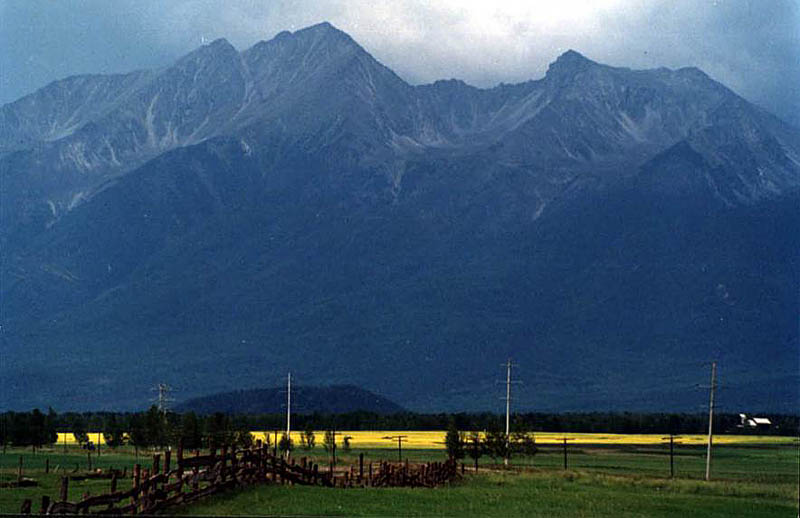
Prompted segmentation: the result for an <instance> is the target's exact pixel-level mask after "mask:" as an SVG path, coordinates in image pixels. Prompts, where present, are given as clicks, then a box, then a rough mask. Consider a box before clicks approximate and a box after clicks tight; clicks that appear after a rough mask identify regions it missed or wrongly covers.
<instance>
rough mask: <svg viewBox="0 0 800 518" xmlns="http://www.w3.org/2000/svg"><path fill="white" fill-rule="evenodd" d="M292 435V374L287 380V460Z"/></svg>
mask: <svg viewBox="0 0 800 518" xmlns="http://www.w3.org/2000/svg"><path fill="white" fill-rule="evenodd" d="M291 433H292V373H291V372H290V373H289V375H288V377H287V378H286V458H287V459H288V458H289V444H290V442H291V439H290V437H291Z"/></svg>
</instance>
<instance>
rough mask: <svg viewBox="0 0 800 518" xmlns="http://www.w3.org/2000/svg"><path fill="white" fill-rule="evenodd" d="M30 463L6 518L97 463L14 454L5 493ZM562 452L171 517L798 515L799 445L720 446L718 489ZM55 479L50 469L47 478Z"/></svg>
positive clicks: (123, 457) (548, 449)
mask: <svg viewBox="0 0 800 518" xmlns="http://www.w3.org/2000/svg"><path fill="white" fill-rule="evenodd" d="M151 453H152V452H139V456H138V458H137V456H136V455H135V452H134V450H132V449H130V448H129V447H125V448H117V449H116V450H111V449H105V448H104V449H103V450H102V453H101V455H100V456H99V457H98V456H97V454H96V452H95V453H92V455H91V463H92V469H93V470H96V469H97V468H98V467H99V468H101V469H103V470H108V469H109V468H112V467H113V468H117V469H123V468H127V472H128V477H127V478H122V479H120V481H119V483H120V486H119V487H121V488H123V489H126V488H128V487H130V483H131V482H130V478H129V477H130V472H131V467H132V466H133V464H134V463H136V462H139V463H141V464H143V465H147V464H148V463H149V462H150V460H151V459H152V455H151ZM361 453H363V454H364V456H365V461H372V462H375V461H377V460H380V459H388V460H396V459H397V457H396V454H397V452H396V450H394V451H392V450H387V449H357V448H354V449H353V450H352V451H350V452H348V453H343V454H342V455H339V456H338V458H339V461H338V466H339V467H340V468H341V467H342V466H344V465H348V464H351V465H352V464H357V461H358V455H359V454H361ZM295 455H296V457H298V458H299V457H301V456H309V457H311V458H312V459H313V461H314V462H316V463H319V464H320V467H322V466H327V461H328V459H327V455H326V453H325V452H324V451H323V450H322V448H321V447H319V446H318V447H317V448H316V449H314V450H313V451H310V452H309V451H303V450H297V451H295ZM20 458H22V461H23V469H24V476H25V477H29V478H31V479H34V480H36V482H37V483H38V486H37V487H25V488H0V513H18V512H19V510H20V505H21V504H22V501H23V500H24V499H30V500H31V501H32V503H33V512H34V513H36V512H37V511H38V507H39V502H40V501H41V498H42V496H43V495H47V496H50V497H51V498H55V497H57V495H58V491H59V485H60V479H61V476H63V475H72V474H74V473H78V474H79V473H85V472H87V471H88V468H89V466H88V463H89V461H90V456H89V455H88V453H87V452H86V451H85V450H81V449H79V448H78V447H77V446H73V445H66V446H65V445H59V446H57V447H51V448H48V449H44V450H40V451H38V452H36V453H35V454H34V453H32V452H31V450H30V449H27V450H22V449H17V448H9V449H8V451H7V452H6V453H4V454H2V455H0V481H12V480H15V479H16V476H17V473H18V469H19V460H20ZM406 458H408V459H409V460H410V461H411V462H429V461H441V460H443V458H444V452H443V451H442V450H441V446H439V447H438V448H435V449H430V448H420V449H413V448H412V449H405V448H404V449H403V459H406ZM563 462H564V458H563V449H562V447H560V446H557V445H545V446H540V449H539V451H538V453H537V454H536V455H535V456H533V457H523V458H515V459H512V467H511V468H510V469H507V470H506V469H502V467H501V466H500V465H498V464H496V462H495V461H493V460H492V459H490V458H488V457H482V458H481V459H480V463H479V470H478V472H477V473H475V472H474V468H473V466H472V460H471V459H469V458H467V459H465V463H466V470H465V474H464V476H463V478H462V479H461V480H460V481H458V482H457V483H454V484H452V485H450V486H446V487H440V488H436V489H422V488H414V489H410V488H391V489H385V488H380V489H378V488H365V489H361V488H350V489H341V488H337V489H329V488H323V487H307V486H281V485H270V484H265V485H262V486H257V487H252V488H249V489H242V490H236V491H231V492H229V493H225V494H221V495H217V496H214V497H210V498H208V499H207V500H201V501H198V502H196V503H194V504H192V505H190V506H186V507H180V508H173V509H171V510H170V511H171V514H176V515H184V514H188V515H197V516H199V515H280V516H300V515H304V516H308V515H314V516H543V517H544V516H547V517H560V516H565V517H566V516H569V517H575V516H577V517H592V518H594V517H606V516H607V517H634V516H642V517H660V516H663V517H667V516H670V517H672V516H681V515H683V516H692V517H723V516H724V517H726V518H727V517H731V516H746V517H760V516H761V517H794V516H797V513H798V483H799V482H800V479H799V475H798V467H799V466H800V451H799V450H798V444H797V443H796V440H794V439H791V438H783V439H777V440H773V442H772V443H763V444H750V445H729V446H728V445H720V446H716V447H715V448H714V457H713V464H712V474H713V480H712V481H711V482H705V481H704V480H702V478H703V475H704V470H705V448H703V447H702V446H700V445H678V446H677V447H676V449H675V457H674V464H673V466H674V472H675V478H673V479H670V478H669V475H670V471H669V470H670V460H669V449H668V446H665V445H662V444H652V443H651V444H630V445H624V444H616V445H608V444H606V445H589V444H576V445H573V446H570V447H569V448H568V469H566V470H565V469H564V466H563ZM48 468H49V469H48ZM69 490H70V494H69V500H70V501H77V500H79V499H80V498H81V497H82V495H84V494H86V493H88V494H91V495H99V494H102V493H106V492H107V491H108V490H109V480H85V481H75V482H71V483H70V486H69Z"/></svg>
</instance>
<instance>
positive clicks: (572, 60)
mask: <svg viewBox="0 0 800 518" xmlns="http://www.w3.org/2000/svg"><path fill="white" fill-rule="evenodd" d="M594 65H597V63H595V62H594V61H592V60H591V59H588V58H586V57H585V56H584V55H583V54H581V53H580V52H576V51H574V50H572V49H569V50H568V51H566V52H564V53H563V54H561V55H560V56H558V58H557V59H556V60H555V61H554V62H553V63H550V66H549V67H548V68H547V75H548V76H550V75H553V74H558V75H561V74H572V73H575V72H580V71H583V70H586V69H587V68H589V67H591V66H594Z"/></svg>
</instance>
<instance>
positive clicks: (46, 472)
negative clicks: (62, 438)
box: [44, 457, 50, 474]
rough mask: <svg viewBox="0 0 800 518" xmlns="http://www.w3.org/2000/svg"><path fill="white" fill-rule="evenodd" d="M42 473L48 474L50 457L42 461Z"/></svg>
mask: <svg viewBox="0 0 800 518" xmlns="http://www.w3.org/2000/svg"><path fill="white" fill-rule="evenodd" d="M44 473H45V474H48V473H50V457H47V458H46V459H44Z"/></svg>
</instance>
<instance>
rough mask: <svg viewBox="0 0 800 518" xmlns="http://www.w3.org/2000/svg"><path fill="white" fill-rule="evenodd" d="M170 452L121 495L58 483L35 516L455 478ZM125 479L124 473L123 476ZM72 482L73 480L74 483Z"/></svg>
mask: <svg viewBox="0 0 800 518" xmlns="http://www.w3.org/2000/svg"><path fill="white" fill-rule="evenodd" d="M172 453H173V452H172V451H165V452H163V453H159V454H155V455H153V462H152V465H151V466H149V467H143V466H142V465H140V464H136V465H134V467H133V470H132V473H131V474H130V486H129V488H128V489H121V487H120V486H121V485H123V484H122V481H124V480H125V476H124V475H122V474H121V473H119V472H112V473H111V478H110V486H111V487H110V491H109V492H108V493H105V494H101V495H96V496H90V495H84V496H83V498H81V500H79V501H78V502H70V501H69V500H68V493H69V481H70V479H71V477H66V476H65V477H62V478H61V489H60V492H59V496H58V498H57V499H51V498H50V497H49V496H46V495H45V496H43V497H42V499H41V505H40V507H39V509H38V512H39V514H43V515H48V514H50V515H53V514H61V515H64V514H95V515H122V514H126V515H137V514H147V515H149V514H156V513H158V512H160V511H163V510H165V509H167V508H170V507H173V506H177V505H183V504H187V503H190V502H194V501H196V500H198V499H201V498H206V497H209V496H211V495H214V494H216V493H219V492H221V491H224V490H228V489H232V488H235V487H247V486H252V485H255V484H269V483H272V484H291V485H295V484H298V485H317V486H325V487H331V488H334V487H338V488H346V487H399V486H408V487H435V486H438V485H442V484H446V483H448V482H450V481H452V480H453V479H455V478H456V477H457V476H458V469H457V466H456V462H455V461H454V460H449V461H446V462H432V463H427V464H420V465H409V464H408V462H406V463H398V464H394V463H388V462H380V463H377V464H375V465H373V463H371V462H370V463H368V464H366V465H365V463H364V456H363V454H362V455H361V456H359V462H358V465H357V466H356V465H350V466H339V467H334V466H330V465H329V466H326V467H324V468H323V469H320V466H319V465H318V464H316V463H313V462H311V461H309V460H308V459H306V458H305V457H304V458H302V459H300V461H299V462H296V461H295V460H294V459H290V460H289V461H287V460H286V459H284V458H283V457H279V456H275V455H273V454H272V453H271V452H270V449H269V448H267V447H266V446H264V445H263V444H261V441H257V442H256V445H255V446H254V447H252V448H248V449H237V448H236V447H235V446H230V447H223V448H222V449H221V450H219V451H218V450H217V449H213V448H212V449H211V450H210V451H209V452H208V454H205V455H201V454H200V452H199V451H195V452H194V454H193V455H190V456H184V450H183V448H182V447H180V446H179V447H178V449H177V450H176V452H175V453H176V455H175V463H174V465H173V463H172V460H173V459H172ZM125 473H127V472H125ZM73 479H74V478H73ZM20 512H21V514H31V513H32V512H33V509H32V501H31V500H25V501H24V502H23V504H22V508H21V510H20Z"/></svg>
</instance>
